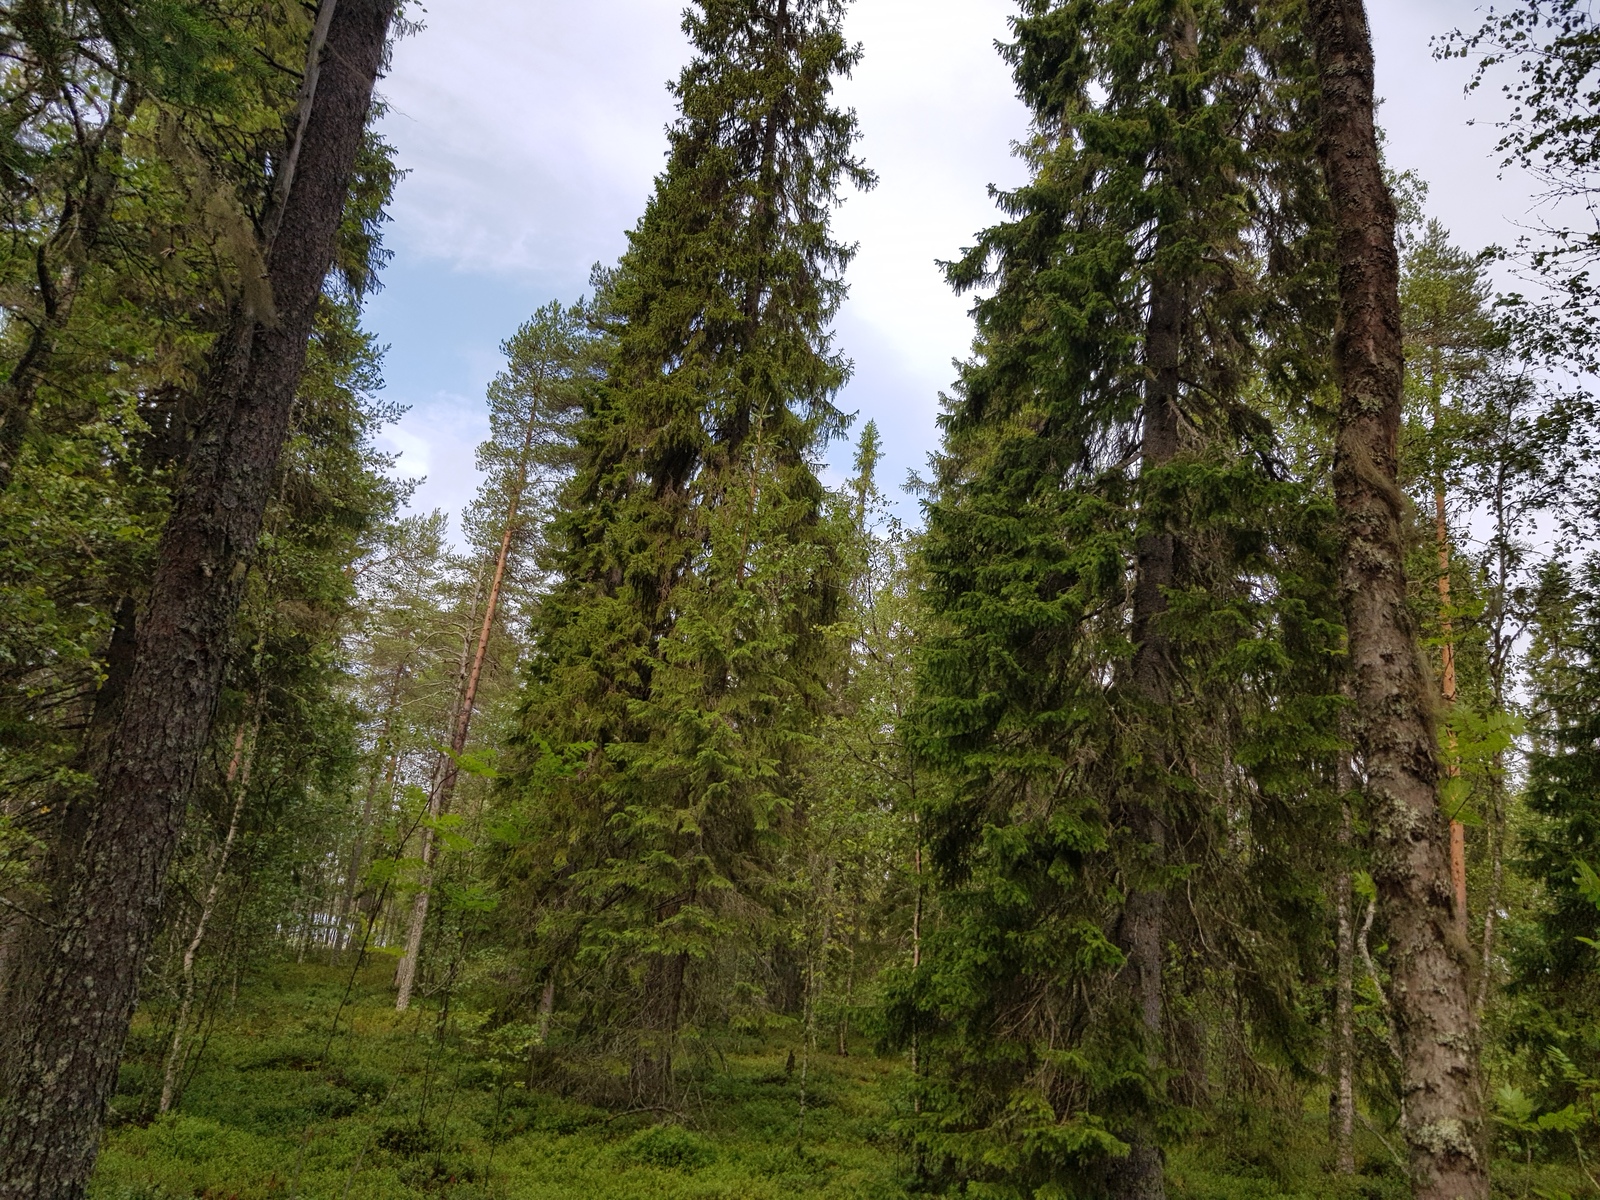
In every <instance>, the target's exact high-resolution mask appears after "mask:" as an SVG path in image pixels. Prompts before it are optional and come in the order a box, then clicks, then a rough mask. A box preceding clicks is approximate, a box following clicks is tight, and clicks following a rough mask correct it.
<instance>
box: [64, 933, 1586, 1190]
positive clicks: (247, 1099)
mask: <svg viewBox="0 0 1600 1200" xmlns="http://www.w3.org/2000/svg"><path fill="white" fill-rule="evenodd" d="M392 973H393V963H392V962H389V961H387V960H385V959H381V958H380V959H378V960H377V961H375V962H373V963H372V964H371V965H370V966H369V967H368V968H367V969H365V970H364V971H363V972H362V974H361V976H360V978H359V979H357V980H356V982H355V986H354V988H353V989H351V995H350V1000H349V1002H348V1003H347V1004H345V1005H344V1006H343V1009H342V1012H341V1016H340V1022H339V1030H338V1033H337V1035H336V1036H334V1037H333V1038H332V1039H331V1040H330V1037H329V1032H330V1027H331V1025H332V1021H333V1014H334V1013H335V1011H336V1010H339V1009H340V1005H341V1000H342V999H343V997H344V993H345V989H346V986H347V984H348V982H349V975H348V972H347V971H346V970H342V969H339V968H336V967H325V966H316V965H295V964H283V965H278V966H275V967H274V968H273V969H272V970H271V971H270V972H268V973H267V974H266V975H265V976H264V977H263V978H261V979H259V980H257V981H255V982H254V983H252V984H251V985H249V986H247V987H246V988H244V989H243V990H241V991H240V992H239V994H238V997H237V999H236V1000H234V1001H232V1002H230V1001H229V1000H228V999H227V998H226V997H224V998H223V1000H222V1003H221V1004H220V1005H218V1006H217V1008H218V1012H217V1015H216V1018H215V1021H214V1022H213V1023H212V1024H211V1026H210V1027H209V1028H208V1029H207V1030H205V1031H203V1036H204V1039H205V1050H204V1054H203V1056H202V1057H201V1060H200V1063H199V1067H198V1069H197V1070H196V1071H195V1072H194V1074H193V1077H192V1079H191V1080H190V1082H189V1084H188V1086H187V1088H186V1090H185V1091H184V1094H183V1097H182V1103H181V1105H180V1108H179V1111H178V1112H176V1113H174V1114H171V1115H168V1116H166V1117H162V1118H160V1119H156V1120H151V1119H150V1118H149V1112H150V1110H151V1108H152V1106H153V1097H154V1096H155V1095H156V1094H157V1093H158V1092H159V1090H160V1075H159V1070H160V1061H161V1057H162V1051H163V1050H164V1048H165V1040H166V1038H167V1037H168V1036H169V1035H170V1031H169V1030H168V1028H167V1027H166V1026H165V1025H164V1023H163V1022H162V1019H161V1014H160V1013H159V1011H158V1012H157V1013H156V1014H155V1016H154V1017H153V1018H152V1017H151V1016H149V1015H145V1016H141V1018H140V1019H139V1020H138V1021H137V1022H136V1024H135V1028H134V1031H133V1035H132V1038H131V1039H130V1045H129V1055H128V1065H127V1066H126V1067H125V1069H124V1072H123V1079H122V1088H121V1091H120V1094H119V1095H118V1098H117V1102H116V1105H115V1108H114V1111H113V1118H112V1123H111V1128H110V1130H109V1132H108V1134H107V1138H106V1144H105V1149H104V1151H103V1153H102V1155H101V1159H100V1166H99V1170H98V1172H97V1174H96V1176H95V1180H94V1184H93V1186H92V1188H91V1189H90V1197H91V1200H180V1198H182V1200H188V1198H191V1197H192V1198H196V1200H408V1198H418V1200H421V1198H424V1197H426V1198H429V1200H480V1198H481V1200H806V1198H809V1197H829V1198H837V1200H897V1198H900V1197H907V1196H910V1195H912V1194H913V1193H912V1192H911V1191H910V1190H909V1186H908V1185H909V1167H910V1164H909V1162H908V1161H907V1159H906V1157H905V1155H904V1154H903V1153H902V1152H901V1148H900V1146H899V1145H898V1143H897V1142H896V1140H895V1138H894V1137H893V1135H892V1133H891V1123H892V1121H893V1119H894V1116H895V1113H896V1111H897V1107H898V1106H899V1105H900V1104H901V1103H902V1102H903V1096H904V1087H905V1082H906V1080H905V1064H904V1063H903V1061H901V1060H898V1059H886V1058H879V1057H876V1056H874V1055H873V1054H871V1053H870V1049H869V1048H868V1047H867V1046H865V1045H860V1046H858V1047H856V1050H857V1052H856V1053H854V1054H853V1055H852V1056H850V1057H848V1058H841V1057H839V1056H836V1055H833V1054H827V1053H822V1054H815V1055H813V1057H812V1059H811V1064H810V1073H809V1076H808V1084H807V1106H806V1107H807V1111H806V1117H805V1131H804V1139H803V1142H800V1141H799V1136H800V1128H799V1124H800V1107H799V1071H798V1069H790V1051H791V1050H792V1049H793V1048H794V1046H793V1035H792V1030H789V1031H785V1030H783V1029H778V1030H773V1031H769V1032H768V1034H767V1035H766V1036H765V1037H762V1038H753V1037H750V1038H745V1039H742V1040H737V1041H730V1042H729V1043H726V1044H724V1045H721V1046H718V1047H715V1048H710V1047H704V1048H702V1053H701V1055H700V1059H701V1062H700V1066H699V1069H698V1070H696V1071H694V1072H692V1076H691V1078H690V1081H689V1084H688V1086H687V1088H686V1091H685V1095H684V1097H683V1100H682V1102H681V1105H680V1106H679V1110H678V1111H676V1112H673V1113H662V1112H656V1111H651V1112H618V1111H614V1110H606V1109H603V1108H599V1107H596V1106H594V1105H590V1104H585V1103H582V1102H581V1101H579V1100H576V1099H572V1098H570V1097H564V1096H561V1095H556V1094H554V1093H552V1092H549V1091H543V1090H540V1089H539V1088H538V1087H534V1088H532V1089H530V1088H529V1087H528V1086H527V1082H526V1079H525V1071H524V1070H523V1068H522V1066H521V1063H520V1060H519V1061H518V1062H516V1063H511V1062H508V1061H507V1060H504V1059H499V1058H496V1057H495V1056H494V1055H493V1054H492V1053H489V1052H488V1051H489V1048H490V1047H491V1046H492V1039H491V1038H489V1037H480V1036H479V1035H480V1034H482V1033H484V1031H485V1029H486V1025H485V1014H483V1013H479V1012H474V1011H472V1010H471V1009H470V1008H458V1009H456V1010H455V1011H454V1012H453V1013H452V1014H451V1018H450V1021H449V1027H448V1034H447V1036H446V1037H444V1038H443V1039H442V1040H441V1039H440V1037H439V1029H440V1020H439V1015H440V1014H439V1012H438V1011H437V1009H436V1008H435V1007H431V1006H429V1005H422V1006H420V1007H418V1008H417V1009H415V1010H413V1011H412V1012H411V1013H409V1014H407V1015H405V1016H404V1017H402V1016H400V1015H398V1014H396V1013H395V1012H394V1009H393V1002H392V999H391V993H390V990H389V987H388V982H389V979H390V977H391V976H392ZM1324 1127H1325V1126H1324V1125H1322V1124H1320V1123H1319V1122H1318V1121H1317V1120H1316V1119H1315V1117H1314V1116H1308V1117H1307V1119H1306V1120H1305V1122H1304V1123H1303V1125H1302V1127H1301V1128H1299V1129H1285V1128H1283V1126H1282V1124H1281V1123H1280V1122H1270V1123H1263V1124H1262V1125H1261V1127H1260V1128H1247V1127H1245V1126H1244V1124H1241V1125H1240V1127H1237V1128H1226V1129H1225V1128H1221V1127H1218V1128H1215V1129H1213V1130H1211V1131H1210V1132H1209V1133H1202V1134H1200V1135H1198V1136H1196V1137H1195V1138H1193V1139H1192V1140H1191V1142H1190V1144H1188V1145H1187V1146H1185V1147H1184V1148H1183V1149H1181V1150H1180V1151H1178V1152H1177V1153H1175V1154H1174V1155H1173V1156H1172V1159H1171V1162H1170V1172H1169V1174H1170V1178H1171V1188H1170V1191H1169V1194H1170V1195H1171V1196H1172V1197H1173V1200H1402V1198H1403V1197H1404V1196H1405V1195H1406V1193H1407V1189H1406V1187H1405V1184H1404V1180H1403V1178H1402V1177H1401V1175H1400V1172H1399V1171H1398V1169H1397V1168H1396V1167H1395V1165H1394V1164H1393V1162H1392V1161H1391V1160H1390V1159H1389V1158H1388V1155H1387V1154H1386V1152H1385V1151H1384V1150H1383V1147H1382V1145H1381V1144H1380V1143H1379V1142H1378V1141H1377V1140H1376V1138H1370V1139H1369V1140H1370V1144H1364V1145H1363V1147H1362V1149H1363V1159H1364V1166H1363V1171H1362V1173H1361V1174H1360V1175H1358V1176H1357V1177H1356V1178H1355V1179H1353V1180H1346V1181H1336V1180H1333V1179H1330V1178H1329V1177H1328V1176H1327V1175H1326V1174H1324V1172H1323V1165H1324V1162H1325V1159H1326V1146H1325V1139H1324V1136H1323V1133H1322V1129H1323V1128H1324ZM797 1143H798V1144H797ZM1496 1193H1497V1195H1499V1196H1501V1197H1507V1198H1511V1197H1515V1198H1516V1200H1563V1198H1571V1200H1577V1198H1578V1197H1584V1196H1594V1195H1595V1194H1596V1193H1595V1192H1594V1190H1593V1189H1591V1188H1589V1187H1588V1185H1587V1182H1586V1180H1585V1179H1584V1178H1583V1176H1582V1175H1581V1173H1579V1172H1577V1171H1576V1170H1575V1169H1574V1170H1567V1169H1563V1168H1560V1167H1538V1166H1535V1167H1525V1166H1522V1165H1520V1164H1510V1163H1507V1164H1503V1166H1502V1169H1501V1171H1500V1172H1499V1177H1498V1179H1497V1186H1496Z"/></svg>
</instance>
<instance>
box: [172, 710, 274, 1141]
mask: <svg viewBox="0 0 1600 1200" xmlns="http://www.w3.org/2000/svg"><path fill="white" fill-rule="evenodd" d="M252 726H253V727H252ZM260 736H261V701H260V698H259V697H257V699H256V712H255V719H254V721H253V722H252V724H251V725H245V724H241V725H240V726H239V735H238V737H237V738H236V739H235V740H234V744H233V757H232V758H231V759H230V760H229V762H228V773H227V777H226V779H227V785H228V788H229V790H230V791H232V792H233V815H232V816H231V817H229V819H228V833H227V836H226V837H224V838H223V840H222V850H221V852H220V853H219V854H218V855H217V866H216V870H215V871H213V872H212V875H211V886H210V887H208V888H207V889H206V894H205V899H203V900H202V901H201V902H200V916H199V917H198V918H197V919H196V921H195V923H194V936H193V937H191V938H190V939H189V945H188V946H187V947H186V948H185V949H184V952H183V998H182V999H181V1000H180V1001H179V1003H178V1018H177V1020H176V1021H174V1022H173V1025H172V1044H171V1045H170V1046H169V1047H168V1048H167V1062H166V1067H165V1069H164V1070H163V1071H162V1073H161V1100H160V1103H158V1104H157V1106H156V1112H157V1113H165V1112H167V1110H168V1109H170V1108H171V1107H172V1103H173V1099H174V1097H175V1096H176V1095H177V1088H178V1071H179V1068H181V1067H182V1065H183V1034H184V1027H185V1026H186V1025H187V1024H188V1023H189V1013H190V1011H191V1010H192V1009H193V1008H194V960H195V958H196V956H197V955H198V954H199V953H200V945H201V943H202V942H204V941H205V939H206V927H207V926H208V925H209V924H210V923H211V913H212V910H213V909H215V908H216V905H217V895H218V893H220V892H221V891H222V880H223V877H224V876H225V875H226V874H227V871H228V858H229V856H230V855H231V854H232V853H233V843H234V841H235V840H236V839H237V838H238V836H239V820H240V818H241V817H243V816H244V798H245V796H246V795H247V794H248V793H249V791H250V767H251V765H252V764H253V763H254V762H255V756H256V743H257V741H258V740H259V738H260Z"/></svg>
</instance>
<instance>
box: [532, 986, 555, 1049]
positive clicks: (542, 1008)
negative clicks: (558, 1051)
mask: <svg viewBox="0 0 1600 1200" xmlns="http://www.w3.org/2000/svg"><path fill="white" fill-rule="evenodd" d="M555 1011H556V969H555V968H554V967H551V968H550V978H549V979H546V980H545V981H544V991H542V992H540V993H539V1023H538V1025H536V1026H535V1027H534V1042H533V1044H534V1045H536V1046H543V1045H544V1044H545V1043H546V1042H548V1041H549V1040H550V1017H551V1014H553V1013H554V1012H555Z"/></svg>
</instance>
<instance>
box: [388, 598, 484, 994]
mask: <svg viewBox="0 0 1600 1200" xmlns="http://www.w3.org/2000/svg"><path fill="white" fill-rule="evenodd" d="M482 599H483V576H482V575H481V574H480V575H479V576H478V582H477V586H476V588H475V590H474V591H473V593H472V608H471V610H470V615H469V616H468V617H467V633H466V634H465V635H464V636H463V637H462V639H461V662H460V665H459V666H458V667H457V668H456V702H455V707H454V708H452V709H451V710H450V744H451V746H452V748H453V747H454V745H455V735H456V732H457V731H458V730H459V729H460V728H461V714H462V713H463V712H464V711H465V709H466V704H467V694H466V693H467V680H468V678H469V672H470V671H471V669H472V659H471V657H470V655H471V653H472V627H473V626H474V625H476V624H477V622H478V603H479V601H481V600H482ZM457 753H459V751H457ZM451 765H452V764H451V760H450V756H449V755H448V754H441V755H439V757H438V759H437V761H435V763H434V764H433V784H432V786H431V787H430V788H429V789H428V823H427V825H426V826H424V828H423V830H422V870H421V872H420V873H419V874H418V877H417V893H416V895H415V896H413V897H412V900H411V920H410V921H409V922H408V923H407V925H406V944H405V949H404V950H403V951H402V952H401V954H400V963H399V965H398V966H397V967H395V972H394V986H395V1001H394V1007H395V1011H396V1012H405V1011H406V1010H407V1009H408V1008H410V1007H411V992H412V989H413V988H414V987H415V986H416V982H417V966H418V964H419V960H420V957H421V955H422V934H423V931H424V930H425V928H426V926H427V924H428V902H429V899H430V898H431V896H432V895H433V859H434V854H435V852H436V851H437V845H436V843H435V841H434V831H433V827H434V823H435V822H436V821H438V819H439V818H440V817H441V816H443V815H444V813H445V812H446V810H447V809H448V807H449V800H450V797H449V795H448V793H447V791H446V786H445V780H446V779H449V780H450V783H451V785H452V786H453V785H454V782H455V779H454V777H453V776H451V775H450V773H449V772H450V767H451Z"/></svg>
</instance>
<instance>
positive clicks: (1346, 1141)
mask: <svg viewBox="0 0 1600 1200" xmlns="http://www.w3.org/2000/svg"><path fill="white" fill-rule="evenodd" d="M1350 776H1351V772H1350V765H1349V760H1348V758H1347V757H1346V755H1345V752H1344V751H1342V750H1341V751H1340V753H1339V793H1340V796H1341V799H1340V804H1339V807H1340V810H1341V811H1340V814H1339V852H1340V857H1339V871H1338V876H1337V878H1336V879H1335V880H1334V885H1333V887H1334V907H1335V910H1336V916H1337V922H1338V930H1337V940H1338V945H1337V950H1336V954H1337V959H1338V961H1337V963H1336V966H1335V984H1334V986H1335V996H1334V1006H1333V1014H1334V1016H1333V1037H1334V1048H1333V1056H1334V1063H1335V1067H1336V1070H1335V1085H1334V1086H1335V1090H1334V1103H1333V1145H1334V1153H1333V1164H1334V1170H1335V1171H1336V1172H1338V1173H1339V1174H1340V1175H1354V1174H1355V1173H1356V1143H1355V1136H1356V1086H1355V1076H1356V1022H1355V975H1356V922H1355V890H1354V888H1353V887H1352V885H1351V872H1350V850H1351V842H1352V837H1351V821H1350V799H1349V797H1350V790H1351V787H1352V786H1353V781H1352V779H1351V777H1350Z"/></svg>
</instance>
